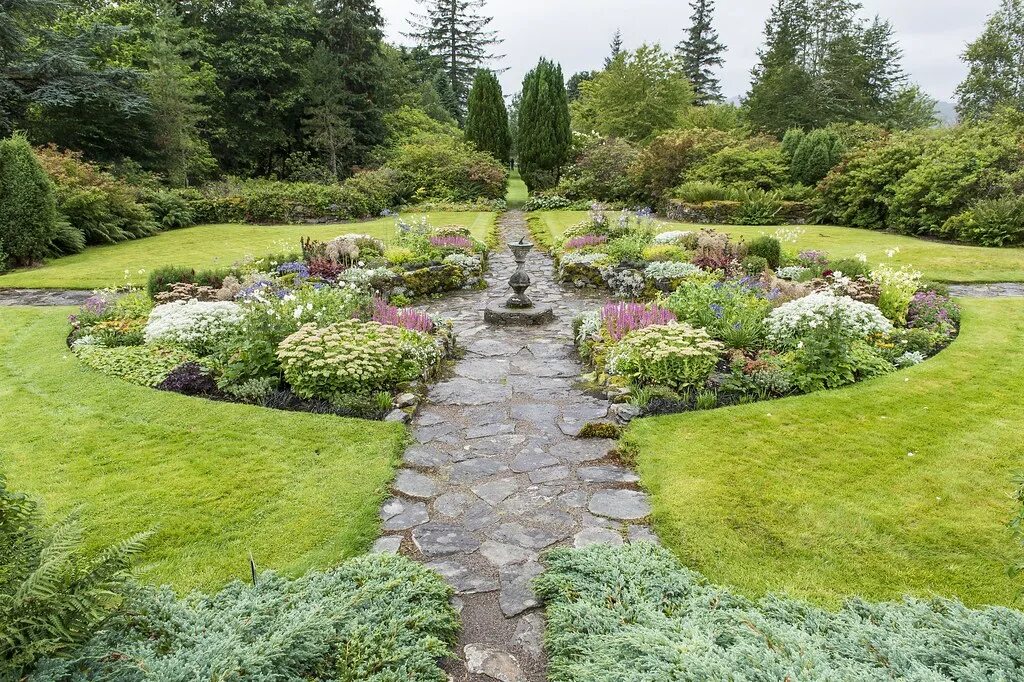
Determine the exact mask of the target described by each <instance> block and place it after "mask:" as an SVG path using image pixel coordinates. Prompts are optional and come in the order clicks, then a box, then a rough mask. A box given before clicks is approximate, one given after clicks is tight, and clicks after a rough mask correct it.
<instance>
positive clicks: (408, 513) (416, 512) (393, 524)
mask: <svg viewBox="0 0 1024 682" xmlns="http://www.w3.org/2000/svg"><path fill="white" fill-rule="evenodd" d="M402 505H403V509H402V510H401V511H399V512H398V513H397V514H395V515H394V516H392V517H390V518H388V519H386V520H385V521H384V524H383V526H384V530H392V531H395V530H409V529H410V528H415V527H416V526H419V525H422V524H424V523H426V522H427V521H429V520H430V515H429V514H428V513H427V505H425V504H423V503H422V502H416V503H414V504H408V505H407V504H404V503H402Z"/></svg>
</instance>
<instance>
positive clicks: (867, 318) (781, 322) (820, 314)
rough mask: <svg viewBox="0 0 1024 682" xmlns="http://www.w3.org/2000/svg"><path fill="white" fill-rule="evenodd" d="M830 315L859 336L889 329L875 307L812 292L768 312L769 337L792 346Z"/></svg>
mask: <svg viewBox="0 0 1024 682" xmlns="http://www.w3.org/2000/svg"><path fill="white" fill-rule="evenodd" d="M833 317H838V318H839V319H840V320H841V321H842V324H843V326H844V327H845V328H846V329H848V330H849V331H850V332H852V333H853V334H855V335H857V336H860V337H867V336H869V335H871V334H873V333H878V332H881V333H885V332H888V331H890V330H892V323H891V322H889V320H887V319H886V318H885V316H884V315H883V314H882V311H881V310H879V309H878V308H877V307H875V306H873V305H871V304H870V303H862V302H860V301H855V300H853V299H852V298H849V297H848V296H836V295H834V294H832V293H830V292H817V293H813V294H811V295H810V296H804V297H803V298H798V299H796V300H795V301H790V302H789V303H785V304H783V305H781V306H779V307H778V308H776V309H775V310H773V311H772V312H771V313H770V314H769V315H768V318H767V319H766V320H765V326H766V328H767V330H768V338H769V340H770V341H772V342H773V343H774V344H775V345H777V346H783V347H786V346H789V347H794V346H796V345H797V343H798V342H799V341H800V340H801V338H802V337H803V336H805V335H806V334H807V333H809V332H810V330H812V329H816V328H818V327H819V326H821V325H823V324H825V322H826V320H830V319H832V318H833Z"/></svg>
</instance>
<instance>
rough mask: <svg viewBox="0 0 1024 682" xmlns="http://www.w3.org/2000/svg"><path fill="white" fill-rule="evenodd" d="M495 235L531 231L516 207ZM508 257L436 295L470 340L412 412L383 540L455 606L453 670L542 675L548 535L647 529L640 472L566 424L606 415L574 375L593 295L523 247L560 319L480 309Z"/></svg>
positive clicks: (616, 539)
mask: <svg viewBox="0 0 1024 682" xmlns="http://www.w3.org/2000/svg"><path fill="white" fill-rule="evenodd" d="M501 228H502V233H503V234H502V237H503V242H504V241H517V240H518V239H519V238H520V237H522V236H524V235H525V234H526V226H525V221H524V219H523V215H522V214H521V213H519V212H510V213H506V214H505V216H504V217H503V218H502V222H501ZM514 269H515V264H514V262H513V261H512V258H511V256H510V254H509V253H508V252H507V249H499V250H498V252H497V253H496V254H494V256H493V257H492V260H491V274H490V275H489V285H490V286H489V289H488V290H487V291H481V292H464V293H460V294H458V295H456V296H454V297H446V298H445V299H444V300H443V301H440V302H438V303H437V304H436V305H431V306H429V307H428V310H429V311H430V312H431V313H435V314H439V315H443V316H445V317H450V318H452V319H454V321H455V325H456V331H457V332H458V335H459V340H460V345H461V346H462V347H464V348H465V349H466V351H467V352H466V354H465V357H464V358H463V359H461V360H460V361H459V362H458V363H457V364H456V365H455V368H454V376H453V377H452V378H450V379H447V380H445V381H442V382H440V383H438V384H436V385H435V386H434V387H433V388H432V389H431V391H430V394H429V396H428V400H427V402H426V403H425V404H424V405H423V407H422V408H421V409H420V411H419V413H418V414H417V416H416V418H415V420H414V421H413V425H412V428H413V436H414V439H415V444H414V445H412V446H411V447H410V448H409V449H408V450H407V451H406V453H405V456H404V466H403V467H402V468H401V469H400V470H399V472H398V476H397V478H396V480H395V484H394V491H393V492H394V497H392V498H391V499H389V500H387V502H386V503H385V504H384V506H383V508H382V509H381V518H382V521H383V526H384V529H385V536H384V537H383V538H381V539H380V540H379V541H378V543H377V547H376V548H377V550H378V551H399V548H400V551H402V552H403V553H406V554H409V555H411V556H413V557H415V558H417V559H419V560H421V561H423V562H424V563H426V564H427V565H428V566H429V567H431V568H433V569H435V570H437V571H438V572H439V573H441V574H442V575H443V576H445V578H446V579H447V580H448V581H449V583H450V584H451V585H452V586H453V587H454V588H455V590H456V592H457V594H458V597H457V602H456V605H457V607H459V608H460V609H461V610H462V618H463V631H462V636H461V638H460V641H459V646H458V649H457V651H458V654H459V657H460V658H459V660H453V661H449V662H448V663H447V664H446V668H447V670H448V672H449V673H450V675H451V677H452V679H453V680H456V681H462V680H481V681H482V680H495V679H497V680H502V681H503V682H515V681H519V680H543V679H545V678H544V668H545V665H544V656H543V651H542V648H541V637H542V633H543V618H542V615H541V613H540V612H539V611H538V605H537V602H536V600H535V599H534V595H533V592H532V590H531V589H530V581H531V580H532V579H533V578H534V577H535V576H536V575H538V574H539V573H540V572H541V570H542V568H541V564H540V563H539V561H538V556H539V554H540V553H541V552H542V551H543V550H545V549H546V548H549V547H552V546H556V545H576V546H585V545H587V544H591V543H595V542H606V543H613V544H621V543H623V542H628V541H644V540H646V541H655V540H654V536H653V535H652V534H651V532H650V531H649V529H648V528H647V526H646V525H644V524H643V520H644V518H645V517H647V515H648V514H649V513H650V507H649V505H648V502H647V498H646V496H645V495H644V494H643V493H641V492H640V491H638V489H637V487H636V483H637V481H638V477H637V476H636V475H635V474H634V473H633V472H632V471H631V470H629V469H628V468H625V467H623V466H621V465H620V464H619V463H618V462H617V461H615V459H614V458H613V457H611V456H610V452H611V450H612V448H613V447H614V442H613V441H609V440H581V439H577V438H576V437H575V436H576V434H577V433H578V432H579V429H580V428H581V427H582V426H583V425H584V424H585V423H586V422H588V421H591V420H595V419H602V418H605V417H606V416H607V415H608V410H609V405H608V403H607V401H605V400H603V399H597V398H594V397H591V396H588V395H586V394H585V393H584V392H582V391H581V390H580V389H578V388H577V387H576V386H575V385H574V382H575V380H576V379H577V378H578V376H579V374H580V370H581V368H580V366H579V364H578V363H577V362H576V360H574V359H573V355H572V350H573V349H572V331H571V325H572V319H573V317H574V316H575V314H576V313H577V312H578V311H581V310H584V309H588V308H594V307H596V306H597V305H598V304H599V303H600V301H601V299H599V298H597V297H596V296H590V297H588V296H586V295H581V294H577V293H575V292H572V293H570V292H568V291H565V290H563V289H562V288H561V287H559V286H557V285H556V284H555V283H554V281H553V280H552V278H551V261H550V259H549V258H548V257H547V256H545V255H543V254H538V253H534V254H531V257H530V262H529V269H530V275H531V277H532V278H533V281H534V285H533V286H532V287H531V288H530V291H529V293H530V294H531V295H532V297H533V298H534V300H535V301H537V302H543V303H545V304H550V305H552V306H554V308H555V312H556V315H557V321H556V322H555V323H553V324H551V325H547V326H544V327H535V328H501V327H490V326H487V325H485V324H484V322H483V310H484V308H485V307H486V305H487V303H488V301H489V300H491V299H495V298H504V297H506V296H507V295H508V292H507V291H506V285H505V282H506V281H507V279H508V277H509V276H510V275H511V273H512V272H513V270H514Z"/></svg>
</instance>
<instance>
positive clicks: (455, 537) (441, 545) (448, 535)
mask: <svg viewBox="0 0 1024 682" xmlns="http://www.w3.org/2000/svg"><path fill="white" fill-rule="evenodd" d="M412 541H413V542H414V543H415V544H416V547H417V549H419V550H420V551H421V552H423V554H424V555H426V556H428V557H436V556H444V555H446V554H455V553H457V552H463V553H466V554H468V553H470V552H475V551H476V550H477V549H478V548H479V547H480V540H478V539H477V538H476V536H475V535H473V533H471V532H469V531H468V530H466V529H465V528H463V527H462V526H453V525H450V524H445V523H437V522H431V523H425V524H423V525H422V526H417V527H416V528H415V529H414V530H413V532H412Z"/></svg>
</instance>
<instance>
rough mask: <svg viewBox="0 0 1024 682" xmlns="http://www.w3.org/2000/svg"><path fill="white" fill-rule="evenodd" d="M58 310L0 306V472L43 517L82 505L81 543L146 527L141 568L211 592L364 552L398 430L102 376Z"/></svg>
mask: <svg viewBox="0 0 1024 682" xmlns="http://www.w3.org/2000/svg"><path fill="white" fill-rule="evenodd" d="M69 312H71V310H70V309H67V308H50V309H45V310H42V309H31V308H0V402H2V404H3V405H4V418H3V420H0V470H2V471H3V472H4V473H5V474H6V475H7V476H8V479H9V485H10V486H11V487H12V488H14V489H18V490H21V491H24V492H27V493H29V494H32V495H34V496H37V497H38V498H40V499H41V500H42V502H43V504H44V506H45V510H46V512H47V515H48V517H50V518H51V519H54V518H60V517H62V516H64V515H66V514H67V513H69V512H70V511H72V510H73V509H75V508H76V507H78V506H80V505H81V506H82V518H83V520H84V521H85V524H86V527H87V528H88V529H89V533H88V539H89V542H90V543H91V544H92V545H93V546H96V547H99V546H102V545H104V544H107V543H110V542H111V541H114V540H116V539H119V538H122V537H124V536H126V535H129V534H131V533H134V532H136V531H140V530H147V529H151V528H153V529H155V530H156V534H155V536H154V537H153V539H152V540H151V541H150V549H149V551H148V552H147V553H146V555H145V556H144V557H143V559H142V561H141V562H140V577H141V578H142V579H144V580H146V581H147V582H155V583H169V584H171V585H172V586H174V587H175V588H176V589H178V590H179V591H187V590H190V589H192V588H201V589H205V590H211V589H217V588H219V587H221V586H222V585H223V584H225V583H227V582H229V581H230V580H232V579H234V578H242V579H244V578H245V577H246V576H247V575H248V572H249V563H248V561H249V559H248V557H249V553H250V552H251V553H252V555H253V557H254V559H255V561H256V563H257V566H258V567H259V569H261V570H263V569H275V570H278V571H280V572H282V573H284V574H286V575H290V576H298V575H301V574H302V573H304V572H306V571H307V570H309V569H313V568H328V567H333V566H335V565H337V564H338V563H340V562H341V561H342V560H344V559H345V558H348V557H351V556H354V555H357V554H360V553H362V552H365V551H366V550H367V549H368V548H369V547H370V545H371V544H372V542H373V541H374V539H375V538H376V537H377V535H378V531H379V518H378V508H379V506H380V502H381V501H382V500H383V499H384V497H385V495H386V493H387V489H388V484H389V483H390V481H391V479H392V477H393V475H394V470H395V467H396V465H397V464H398V462H399V460H400V456H401V451H402V448H403V446H404V443H405V440H406V433H405V430H404V428H403V427H401V426H400V425H395V424H384V423H380V422H370V421H363V420H353V419H341V418H337V417H325V416H317V415H309V414H302V413H289V412H277V411H273V410H266V409H262V408H256V407H249V406H245V405H235V404H230V403H215V402H210V401H202V400H195V399H192V398H188V397H185V396H179V395H176V394H170V393H162V392H159V391H155V390H153V389H150V388H145V387H140V386H133V385H131V384H128V383H126V382H124V381H121V380H119V379H114V378H108V377H104V376H102V375H99V374H98V373H96V372H94V371H92V370H90V369H89V368H87V367H85V366H84V365H81V364H80V363H79V362H78V361H77V360H76V359H75V358H74V356H73V355H72V354H71V352H70V351H69V350H68V349H67V345H66V343H65V339H66V335H67V326H66V317H67V315H68V313H69Z"/></svg>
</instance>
